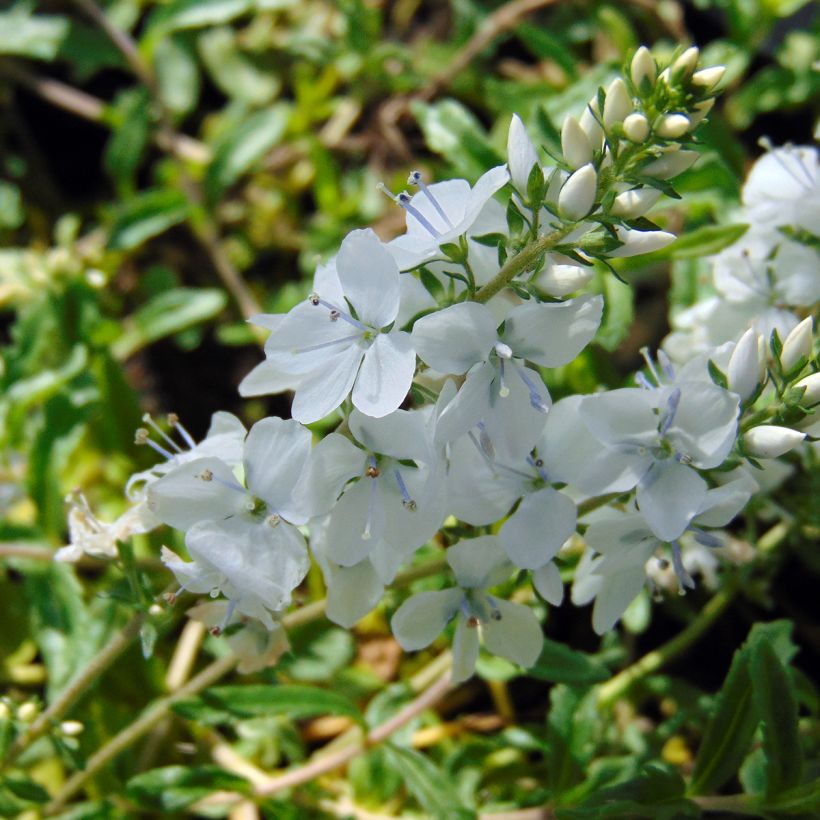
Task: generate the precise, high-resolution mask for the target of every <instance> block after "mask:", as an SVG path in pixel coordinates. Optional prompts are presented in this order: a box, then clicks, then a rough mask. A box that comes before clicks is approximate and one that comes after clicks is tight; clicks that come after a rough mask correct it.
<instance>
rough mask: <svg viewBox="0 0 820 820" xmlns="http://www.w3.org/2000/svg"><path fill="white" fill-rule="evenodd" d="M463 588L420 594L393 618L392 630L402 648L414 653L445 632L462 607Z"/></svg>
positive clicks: (400, 608) (409, 599) (411, 599)
mask: <svg viewBox="0 0 820 820" xmlns="http://www.w3.org/2000/svg"><path fill="white" fill-rule="evenodd" d="M463 597H464V595H463V593H462V592H461V590H460V589H443V590H439V591H437V592H417V593H416V594H415V595H413V596H412V597H410V598H408V599H407V600H406V601H405V602H404V603H403V604H402V605H401V606H400V607H399V608H398V609H397V610H396V614H395V615H393V618H392V620H391V621H390V628H391V629H392V630H393V636H394V637H395V639H396V640H397V641H398V642H399V644H400V646H401V647H402V649H405V650H406V651H408V652H415V651H416V650H418V649H423V648H424V647H425V646H429V645H430V644H431V643H433V641H434V640H435V639H436V638H437V637H438V636H439V635H440V634H441V633H442V632H443V631H444V627H445V626H447V624H448V623H449V622H450V620H452V618H453V615H455V614H456V612H457V611H458V608H459V606H460V604H461V601H462V599H463Z"/></svg>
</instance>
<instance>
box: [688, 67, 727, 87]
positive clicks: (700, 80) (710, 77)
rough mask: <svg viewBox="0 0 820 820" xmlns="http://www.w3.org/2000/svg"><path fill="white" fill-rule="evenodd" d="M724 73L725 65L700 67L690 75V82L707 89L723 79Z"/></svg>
mask: <svg viewBox="0 0 820 820" xmlns="http://www.w3.org/2000/svg"><path fill="white" fill-rule="evenodd" d="M725 73H726V66H725V65H713V66H710V67H709V68H702V69H701V70H700V71H696V72H695V73H694V74H693V75H692V84H693V85H696V86H698V87H699V88H703V89H705V90H706V91H709V90H710V89H712V88H714V87H715V86H716V85H717V84H718V83H719V82H720V81H721V80H722V79H723V75H724V74H725Z"/></svg>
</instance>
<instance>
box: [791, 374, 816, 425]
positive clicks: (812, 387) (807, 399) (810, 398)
mask: <svg viewBox="0 0 820 820" xmlns="http://www.w3.org/2000/svg"><path fill="white" fill-rule="evenodd" d="M795 387H805V388H806V392H805V393H804V394H803V398H802V399H800V404H802V405H803V406H804V407H814V405H815V404H820V373H812V374H811V376H806V378H805V379H800V381H799V382H797V384H796V385H795ZM816 418H817V417H816V415H815V419H816Z"/></svg>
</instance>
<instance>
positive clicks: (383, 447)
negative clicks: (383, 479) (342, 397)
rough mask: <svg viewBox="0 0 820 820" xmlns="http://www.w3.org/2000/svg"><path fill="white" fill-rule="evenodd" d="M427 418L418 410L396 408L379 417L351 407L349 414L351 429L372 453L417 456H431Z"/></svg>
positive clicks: (412, 457) (420, 457)
mask: <svg viewBox="0 0 820 820" xmlns="http://www.w3.org/2000/svg"><path fill="white" fill-rule="evenodd" d="M427 421H428V420H427V416H426V414H425V413H423V412H421V411H419V410H395V411H394V412H392V413H389V414H388V415H386V416H382V417H381V418H373V417H372V416H366V415H365V414H364V413H362V412H361V411H359V410H354V411H353V412H352V413H351V414H350V416H349V417H348V424H349V426H350V432H351V433H353V436H354V438H355V439H356V441H358V442H360V443H361V444H362V445H363V446H364V447H365V448H367V449H368V450H370V451H371V452H372V453H379V454H380V455H383V456H391V457H393V458H410V459H416V460H424V459H425V458H429V457H430V447H429V444H428V438H429V433H428V430H427Z"/></svg>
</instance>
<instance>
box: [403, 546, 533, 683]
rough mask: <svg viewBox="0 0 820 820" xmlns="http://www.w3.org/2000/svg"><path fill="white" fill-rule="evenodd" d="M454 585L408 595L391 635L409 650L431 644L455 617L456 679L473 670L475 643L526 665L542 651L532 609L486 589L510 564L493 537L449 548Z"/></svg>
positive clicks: (508, 572)
mask: <svg viewBox="0 0 820 820" xmlns="http://www.w3.org/2000/svg"><path fill="white" fill-rule="evenodd" d="M447 563H448V564H449V565H450V567H451V568H452V570H453V573H454V574H455V578H456V583H457V584H458V587H455V588H452V589H444V590H439V591H436V592H419V593H417V594H415V595H413V596H412V597H411V598H408V599H407V600H406V601H405V602H404V603H403V604H402V605H401V606H400V607H399V608H398V610H397V611H396V614H395V615H394V616H393V619H392V621H391V627H392V630H393V635H394V636H395V638H396V640H397V641H398V642H399V644H400V645H401V646H402V648H403V649H405V650H407V651H411V652H412V651H416V650H419V649H423V648H424V647H426V646H429V645H430V644H431V643H432V642H433V641H434V640H435V639H436V638H437V637H438V636H439V635H440V634H441V633H442V631H443V630H444V628H445V627H446V626H447V624H448V623H449V622H450V621H452V620H453V619H455V621H456V630H455V636H454V638H453V671H452V679H453V682H454V683H459V682H461V681H464V680H467V678H469V677H470V676H471V675H472V674H473V672H474V671H475V664H476V660H477V659H478V651H479V643H480V641H483V642H484V647H485V648H486V649H487V651H488V652H491V653H492V654H494V655H500V656H501V657H502V658H506V659H507V660H509V661H512V663H516V664H518V665H519V666H523V667H525V668H526V667H530V666H532V665H533V664H534V663H535V662H536V660H538V656H539V655H540V654H541V649H542V647H543V645H544V635H543V632H542V630H541V624H540V623H539V622H538V619H537V618H536V617H535V614H534V613H533V611H532V610H531V609H530V608H529V607H526V606H523V605H522V604H514V603H512V602H511V601H505V600H504V599H503V598H497V597H495V596H493V595H490V594H489V593H488V592H487V590H488V589H491V588H492V587H494V586H497V585H498V584H500V583H503V582H504V581H505V580H507V578H509V577H510V575H511V573H512V571H513V566H512V564H511V563H510V562H509V561H508V560H507V557H506V555H505V554H504V551H503V549H502V548H501V545H500V543H499V541H498V539H497V538H495V537H494V536H492V535H485V536H480V537H479V538H473V539H469V540H465V541H459V543H458V544H455V545H454V546H452V547H450V548H449V549H448V550H447Z"/></svg>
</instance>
